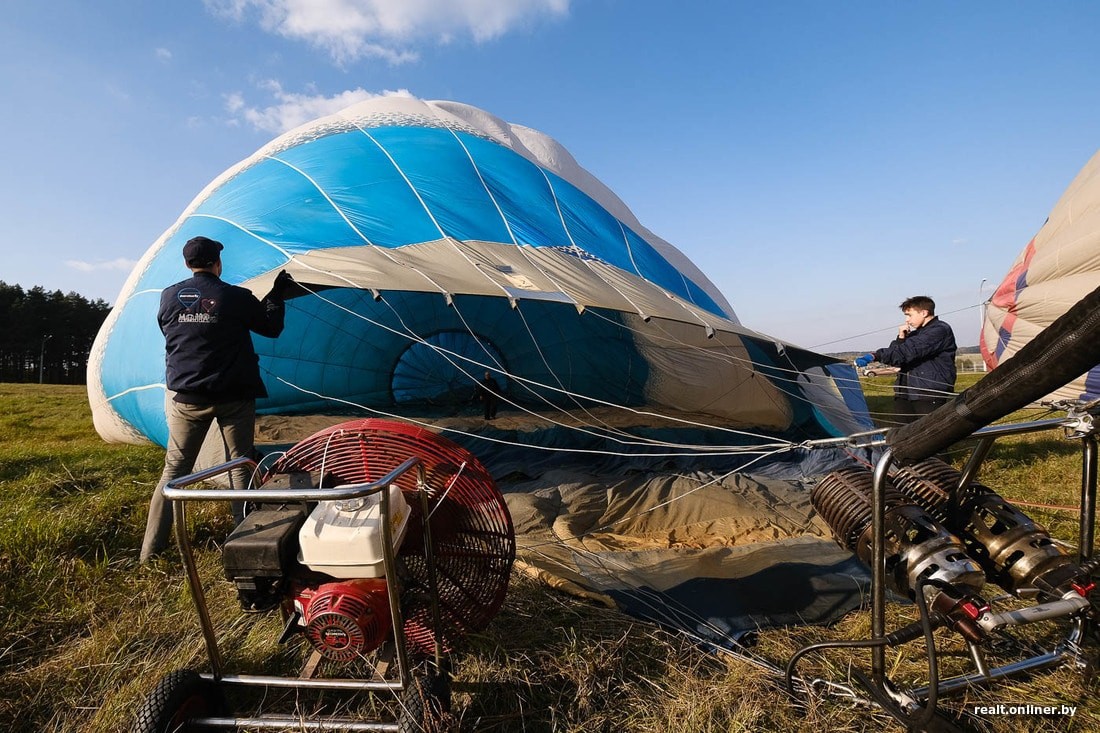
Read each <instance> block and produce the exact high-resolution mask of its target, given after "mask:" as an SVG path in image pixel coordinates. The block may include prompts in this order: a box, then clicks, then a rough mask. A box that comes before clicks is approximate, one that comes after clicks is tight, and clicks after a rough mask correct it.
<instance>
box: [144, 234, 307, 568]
mask: <svg viewBox="0 0 1100 733" xmlns="http://www.w3.org/2000/svg"><path fill="white" fill-rule="evenodd" d="M222 249H223V246H222V244H221V242H217V241H215V240H213V239H208V238H206V237H194V238H192V239H190V240H188V241H187V244H185V245H184V247H183V259H184V262H185V263H186V264H187V267H188V269H189V270H191V273H192V277H190V278H188V279H187V280H183V281H182V282H178V283H176V284H175V285H172V286H171V287H168V288H165V289H164V291H163V292H162V293H161V298H160V310H159V312H158V313H157V321H158V322H159V324H160V330H161V331H162V332H163V333H164V343H165V372H166V380H165V384H166V385H167V387H168V390H169V392H170V393H175V394H174V395H173V397H172V399H171V400H170V401H168V402H167V404H166V407H165V412H166V417H167V420H168V446H167V452H166V453H165V456H164V471H163V473H162V474H161V477H160V482H159V483H158V484H157V488H156V489H155V490H154V492H153V498H152V500H151V501H150V503H149V517H148V520H147V521H146V526H145V538H144V540H143V541H142V544H141V562H147V561H148V560H149V559H150V558H152V557H153V556H154V555H157V554H159V553H161V552H163V551H164V549H165V548H166V547H167V545H168V538H169V536H170V533H171V528H172V505H171V503H166V502H165V501H164V494H163V491H164V487H165V486H166V485H167V484H168V482H169V481H171V480H173V479H177V478H180V477H181V476H186V475H187V474H188V473H191V471H192V470H193V469H194V466H195V461H196V459H197V458H198V456H199V451H200V449H201V448H202V444H203V441H204V440H205V439H206V436H207V433H208V432H209V431H210V427H211V425H212V424H213V423H214V422H215V421H216V422H217V424H218V430H219V432H220V434H221V440H222V443H223V444H224V446H225V457H226V460H229V459H232V458H238V457H241V456H249V455H252V454H253V450H254V440H255V435H254V433H255V427H256V398H257V397H266V396H267V390H266V389H265V387H264V383H263V380H262V379H261V378H260V367H259V360H258V358H257V356H256V351H255V349H254V348H253V346H252V336H251V334H252V333H258V334H260V335H261V336H266V337H268V338H275V337H277V336H278V335H279V334H280V333H282V331H283V316H284V305H283V300H284V298H285V297H286V295H287V294H288V292H289V291H290V290H291V289H293V288H294V287H295V283H294V280H293V279H292V278H291V277H290V275H288V274H287V273H286V272H285V271H284V272H280V273H279V276H278V277H277V278H276V279H275V285H274V287H273V288H272V289H271V292H270V293H268V294H267V295H266V296H265V297H264V299H263V301H259V300H257V299H256V296H254V295H253V294H252V293H251V291H249V290H246V289H245V288H241V287H237V286H235V285H230V284H228V283H226V282H223V281H222V280H221V274H222V261H221V251H222ZM242 474H244V475H238V476H236V477H231V481H233V483H234V486H236V487H243V486H244V485H245V482H247V480H248V479H247V473H246V472H242ZM233 514H234V518H235V519H236V520H237V521H238V522H239V521H240V520H241V519H243V517H244V506H243V503H240V502H235V503H234V506H233Z"/></svg>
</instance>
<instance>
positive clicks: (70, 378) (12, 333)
mask: <svg viewBox="0 0 1100 733" xmlns="http://www.w3.org/2000/svg"><path fill="white" fill-rule="evenodd" d="M110 310H111V306H110V305H109V304H108V303H107V302H106V301H104V300H88V299H87V298H85V297H84V296H82V295H78V294H77V293H69V294H68V295H65V294H63V293H62V292H61V291H60V290H55V291H53V292H52V293H51V292H47V291H46V290H45V289H44V288H41V287H33V288H31V289H30V290H24V289H23V288H22V287H20V286H19V285H8V284H7V283H5V282H3V281H0V323H6V324H7V325H6V326H5V327H4V336H3V338H0V382H46V383H50V384H84V383H85V380H86V379H87V373H88V353H89V351H90V350H91V348H92V341H93V340H94V339H95V335H96V333H97V332H98V331H99V327H100V326H101V325H102V324H103V321H104V320H105V319H106V318H107V314H108V313H109V312H110Z"/></svg>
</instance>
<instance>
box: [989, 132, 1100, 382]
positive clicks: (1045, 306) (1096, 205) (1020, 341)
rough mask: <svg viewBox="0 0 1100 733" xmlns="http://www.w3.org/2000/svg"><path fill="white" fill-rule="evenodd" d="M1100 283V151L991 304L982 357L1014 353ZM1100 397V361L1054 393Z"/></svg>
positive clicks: (992, 360)
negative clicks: (1099, 363)
mask: <svg viewBox="0 0 1100 733" xmlns="http://www.w3.org/2000/svg"><path fill="white" fill-rule="evenodd" d="M1097 287H1100V153H1097V154H1096V155H1094V156H1093V157H1092V159H1091V160H1090V161H1089V162H1088V163H1087V164H1086V165H1085V167H1084V168H1082V169H1081V171H1080V172H1079V173H1078V174H1077V177H1076V178H1074V179H1073V182H1072V183H1070V185H1069V188H1067V189H1066V191H1065V193H1063V194H1062V197H1061V198H1060V199H1059V200H1058V202H1057V203H1056V204H1055V205H1054V208H1053V210H1051V212H1050V216H1049V217H1047V220H1046V222H1045V223H1044V224H1043V227H1042V228H1041V229H1040V230H1039V232H1038V233H1037V234H1036V235H1035V237H1034V238H1032V240H1031V241H1030V242H1028V244H1027V246H1026V247H1025V248H1024V250H1023V252H1021V253H1020V255H1019V256H1018V257H1017V258H1016V261H1015V262H1014V263H1013V265H1012V268H1011V269H1010V270H1009V272H1008V274H1007V275H1006V276H1005V278H1004V280H1003V281H1002V282H1001V284H1000V286H999V287H998V288H997V291H996V293H994V295H993V297H992V299H991V300H990V301H989V305H988V307H987V309H986V319H985V325H984V326H983V327H982V333H981V341H980V345H981V350H982V357H983V358H984V359H985V362H986V364H987V365H988V366H989V367H990V368H993V367H996V366H997V365H998V364H1000V363H1002V362H1003V361H1005V360H1006V359H1009V358H1011V357H1012V356H1013V355H1014V354H1016V353H1017V352H1018V351H1019V350H1020V349H1021V348H1023V346H1024V345H1025V344H1027V343H1028V342H1030V341H1031V340H1032V339H1033V338H1034V337H1035V336H1036V335H1037V334H1038V333H1039V332H1040V331H1042V330H1043V329H1044V328H1046V327H1047V326H1049V325H1050V324H1051V323H1052V322H1054V320H1055V319H1057V318H1058V317H1059V316H1060V315H1062V314H1063V313H1065V312H1066V311H1067V310H1069V309H1070V308H1071V307H1072V306H1073V305H1074V304H1075V303H1077V302H1078V301H1079V300H1081V299H1082V298H1083V297H1085V296H1086V295H1088V294H1089V293H1091V292H1092V291H1093V290H1095V289H1096V288H1097ZM1097 397H1100V365H1098V366H1096V367H1093V368H1092V369H1091V370H1089V371H1088V372H1087V373H1086V374H1083V375H1082V376H1081V377H1080V378H1079V379H1076V380H1074V381H1073V382H1070V383H1069V384H1067V385H1066V386H1064V387H1062V388H1061V389H1059V390H1057V391H1056V392H1054V393H1053V394H1051V395H1050V398H1051V399H1065V400H1077V399H1096V398H1097Z"/></svg>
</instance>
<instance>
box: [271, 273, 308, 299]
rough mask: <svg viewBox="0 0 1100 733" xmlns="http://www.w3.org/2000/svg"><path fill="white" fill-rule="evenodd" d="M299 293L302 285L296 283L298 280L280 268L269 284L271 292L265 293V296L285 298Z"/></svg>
mask: <svg viewBox="0 0 1100 733" xmlns="http://www.w3.org/2000/svg"><path fill="white" fill-rule="evenodd" d="M301 293H302V286H301V285H299V284H298V281H297V280H295V279H294V278H293V277H291V275H290V273H289V272H287V271H286V270H280V271H279V274H278V275H276V276H275V283H274V284H273V285H272V286H271V292H269V293H268V294H267V297H269V298H278V299H279V300H286V299H287V298H290V297H293V296H295V295H300V294H301Z"/></svg>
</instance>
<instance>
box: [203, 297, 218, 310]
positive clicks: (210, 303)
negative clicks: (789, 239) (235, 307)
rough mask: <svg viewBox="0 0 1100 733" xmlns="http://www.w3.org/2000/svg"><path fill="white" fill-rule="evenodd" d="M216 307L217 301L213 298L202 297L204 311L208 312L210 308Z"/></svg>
mask: <svg viewBox="0 0 1100 733" xmlns="http://www.w3.org/2000/svg"><path fill="white" fill-rule="evenodd" d="M217 307H218V301H216V300H214V299H213V298H203V299H202V309H203V310H204V311H206V312H207V313H210V312H211V311H212V310H214V309H215V308H217Z"/></svg>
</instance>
